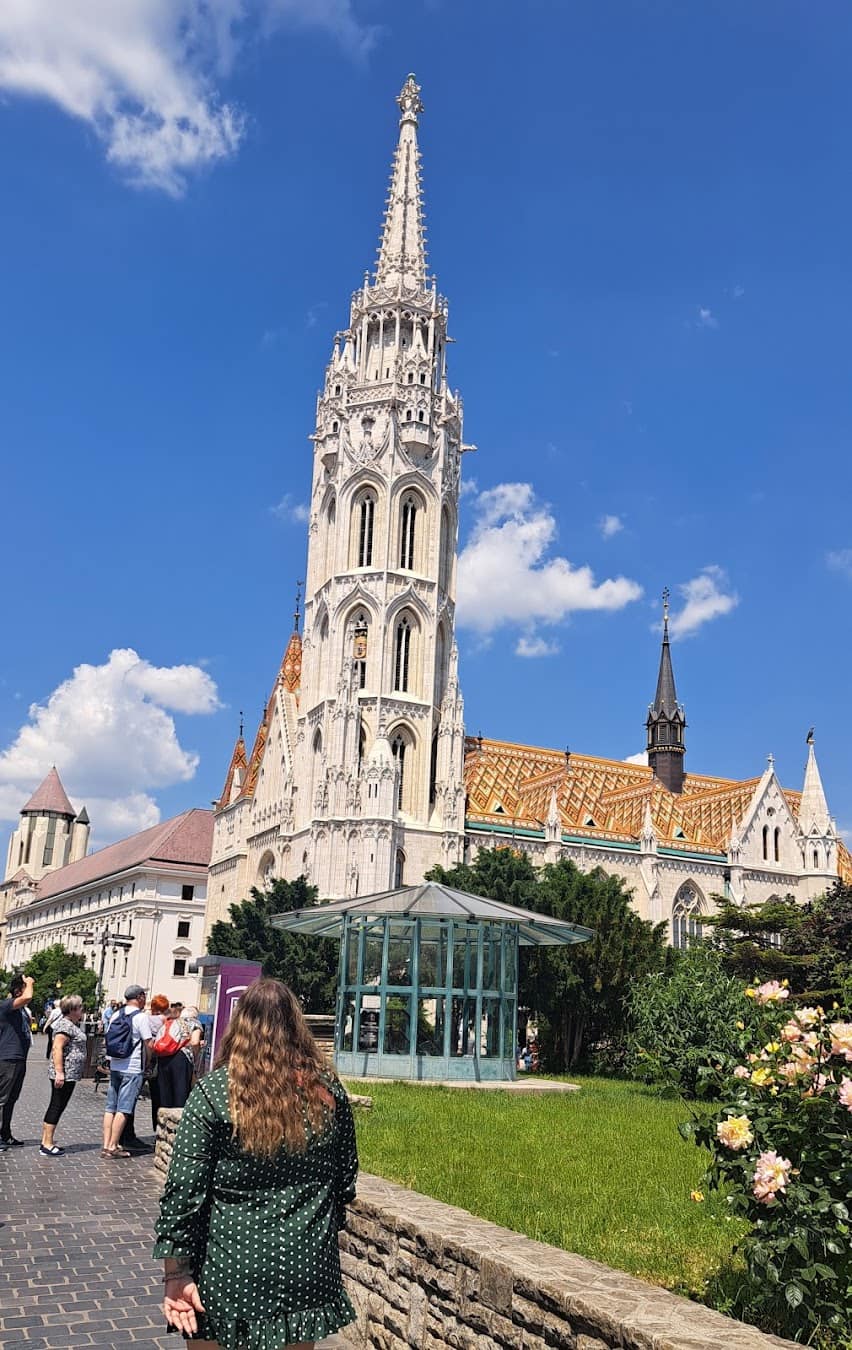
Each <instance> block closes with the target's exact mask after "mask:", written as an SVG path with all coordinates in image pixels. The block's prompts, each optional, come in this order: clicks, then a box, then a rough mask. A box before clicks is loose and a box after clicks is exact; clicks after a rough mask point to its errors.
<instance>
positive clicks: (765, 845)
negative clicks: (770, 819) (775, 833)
mask: <svg viewBox="0 0 852 1350" xmlns="http://www.w3.org/2000/svg"><path fill="white" fill-rule="evenodd" d="M763 861H764V862H768V861H769V826H768V825H764V827H763Z"/></svg>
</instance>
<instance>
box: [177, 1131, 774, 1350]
mask: <svg viewBox="0 0 852 1350" xmlns="http://www.w3.org/2000/svg"><path fill="white" fill-rule="evenodd" d="M179 1119H180V1112H175V1111H161V1112H160V1127H159V1130H158V1137H157V1153H156V1159H155V1166H157V1167H158V1168H159V1169H160V1170H161V1171H163V1172H164V1171H165V1170H166V1168H167V1167H168V1157H169V1155H170V1153H171V1145H172V1140H173V1138H174V1132H175V1130H176V1129H177V1122H178V1120H179ZM340 1248H341V1262H342V1266H343V1272H344V1276H345V1280H346V1287H347V1290H348V1292H349V1296H350V1298H351V1299H352V1302H353V1303H354V1305H355V1307H356V1309H357V1312H358V1319H357V1322H356V1323H355V1324H354V1326H353V1327H351V1328H349V1330H348V1333H346V1334H347V1336H348V1339H350V1340H351V1341H352V1342H353V1343H354V1344H355V1345H360V1346H366V1347H369V1348H370V1350H409V1347H415V1348H416V1350H441V1347H444V1346H447V1347H451V1348H452V1350H545V1348H546V1347H561V1350H770V1348H771V1347H775V1348H776V1350H779V1348H780V1347H787V1350H795V1348H794V1347H793V1344H792V1342H791V1341H783V1340H779V1339H778V1338H777V1337H775V1336H765V1335H763V1334H762V1333H761V1332H759V1331H756V1330H755V1329H754V1328H753V1327H747V1326H745V1325H744V1324H743V1323H741V1322H735V1321H732V1320H731V1319H730V1318H727V1317H723V1316H722V1315H721V1314H720V1313H715V1312H712V1311H711V1310H710V1309H708V1308H703V1307H701V1306H700V1305H699V1304H697V1303H691V1302H690V1301H689V1300H688V1299H684V1298H677V1297H676V1296H675V1295H674V1294H669V1293H667V1292H666V1291H665V1290H664V1289H658V1288H656V1287H655V1286H654V1285H650V1284H645V1283H644V1281H642V1280H637V1279H634V1278H633V1277H632V1276H630V1275H625V1274H623V1273H622V1272H620V1271H616V1270H611V1269H610V1268H609V1267H608V1266H603V1265H599V1264H598V1263H597V1262H596V1261H587V1260H586V1259H585V1258H584V1257H581V1256H575V1255H573V1254H572V1253H570V1252H563V1251H561V1250H560V1249H559V1248H556V1247H548V1246H545V1245H544V1243H541V1242H533V1241H532V1240H531V1239H530V1238H526V1237H522V1236H521V1235H520V1234H518V1233H513V1232H511V1231H510V1230H509V1229H507V1228H500V1227H498V1226H497V1224H493V1223H488V1222H486V1221H485V1220H483V1219H477V1218H474V1216H473V1215H471V1214H468V1213H467V1212H466V1211H465V1210H462V1209H456V1208H454V1207H452V1206H450V1205H444V1204H441V1203H440V1201H438V1200H432V1199H430V1198H429V1197H428V1196H425V1195H418V1194H416V1192H413V1191H409V1190H406V1189H405V1188H404V1187H402V1186H397V1185H395V1184H394V1183H393V1182H390V1181H384V1180H383V1179H382V1178H381V1177H374V1176H370V1175H368V1174H366V1173H362V1174H361V1176H360V1177H359V1179H358V1198H357V1200H356V1201H355V1204H354V1205H353V1206H352V1208H351V1210H350V1214H349V1219H348V1222H347V1225H346V1229H345V1231H344V1232H343V1233H341V1235H340Z"/></svg>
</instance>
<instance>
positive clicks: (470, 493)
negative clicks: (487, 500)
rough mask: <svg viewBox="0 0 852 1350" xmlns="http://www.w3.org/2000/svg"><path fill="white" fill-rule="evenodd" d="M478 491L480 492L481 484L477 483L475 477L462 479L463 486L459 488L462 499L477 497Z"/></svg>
mask: <svg viewBox="0 0 852 1350" xmlns="http://www.w3.org/2000/svg"><path fill="white" fill-rule="evenodd" d="M478 492H479V484H478V483H477V481H476V479H475V478H463V479H462V481H461V486H460V488H459V499H460V500H464V498H465V497H475V496H476V494H477V493H478Z"/></svg>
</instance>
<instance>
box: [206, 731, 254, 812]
mask: <svg viewBox="0 0 852 1350" xmlns="http://www.w3.org/2000/svg"><path fill="white" fill-rule="evenodd" d="M247 768H248V760H247V758H246V743H245V741H244V740H243V736H242V731H241V732H240V734H239V736H238V737H237V740H236V744H235V745H234V749H233V753H232V755H231V762H230V764H229V765H228V772H227V774H226V775H225V786H224V787H223V788H222V793H221V796H220V797H219V800H218V801H217V802H216V803H215V804H214V810H216V811H221V809H222V807H223V806H228V805H229V804H230V801H231V793H232V792H233V788H234V777H235V775H236V774H240V778H241V783H243V782H245V772H246V769H247Z"/></svg>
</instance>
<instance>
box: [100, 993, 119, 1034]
mask: <svg viewBox="0 0 852 1350" xmlns="http://www.w3.org/2000/svg"><path fill="white" fill-rule="evenodd" d="M120 1011H121V1003H120V1002H119V1000H118V999H117V998H114V999H110V1001H109V1003H107V1004H105V1006H104V1010H103V1012H102V1013H101V1030H102V1031H103V1033H104V1035H106V1029H107V1027H108V1026H109V1024H110V1020H111V1019H112V1018H113V1017H115V1014H116V1013H117V1012H120Z"/></svg>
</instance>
